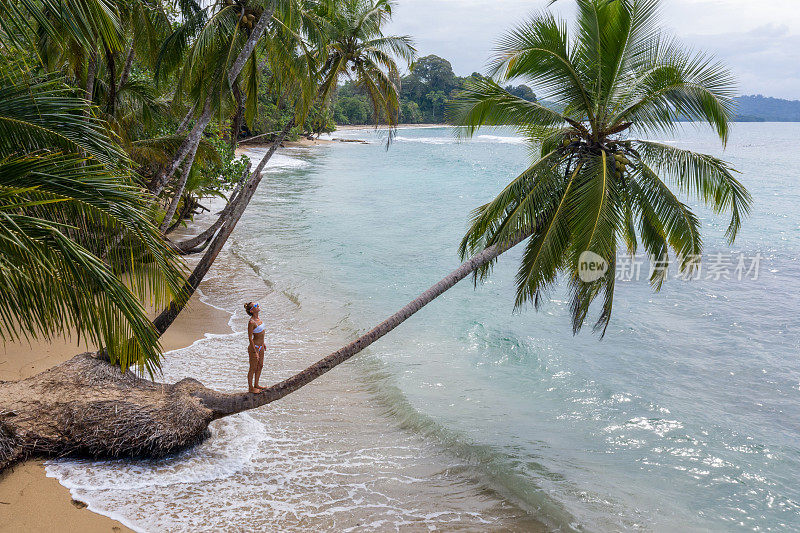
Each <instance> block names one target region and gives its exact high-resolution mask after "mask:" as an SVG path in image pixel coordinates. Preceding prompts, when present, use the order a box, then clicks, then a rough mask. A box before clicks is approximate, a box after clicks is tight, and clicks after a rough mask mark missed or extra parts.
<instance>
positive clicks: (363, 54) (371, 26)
mask: <svg viewBox="0 0 800 533" xmlns="http://www.w3.org/2000/svg"><path fill="white" fill-rule="evenodd" d="M393 7H394V2H393V1H391V0H377V1H375V0H344V1H337V2H322V3H320V4H319V6H318V8H317V10H316V13H315V15H316V16H317V20H318V21H319V24H318V28H319V33H318V34H317V35H316V37H317V39H318V40H319V41H320V44H321V46H319V48H318V51H317V55H318V58H319V62H320V64H321V65H322V67H321V73H322V81H321V83H320V87H319V100H320V101H321V102H322V103H323V105H324V104H325V103H326V102H327V100H328V98H329V97H330V96H331V93H332V92H333V91H334V89H335V88H336V86H337V85H338V84H339V82H340V81H341V79H342V78H343V77H347V78H349V79H352V80H353V81H354V82H355V83H356V85H357V86H359V87H361V88H362V89H363V90H364V91H365V93H366V94H367V97H368V98H369V100H370V103H371V104H372V107H373V116H374V119H375V124H376V125H377V124H379V123H380V122H381V121H385V122H386V123H387V124H388V125H389V126H394V125H396V124H397V116H398V112H399V109H400V104H399V99H400V96H399V93H400V88H399V81H400V72H399V70H398V68H397V64H396V62H395V61H396V59H400V60H402V61H403V62H405V63H406V64H411V63H412V62H413V61H414V58H415V56H416V49H415V48H414V45H413V43H412V41H411V38H410V37H409V36H407V35H400V36H388V35H384V34H383V27H384V26H385V24H386V22H388V20H389V19H391V17H392V8H393Z"/></svg>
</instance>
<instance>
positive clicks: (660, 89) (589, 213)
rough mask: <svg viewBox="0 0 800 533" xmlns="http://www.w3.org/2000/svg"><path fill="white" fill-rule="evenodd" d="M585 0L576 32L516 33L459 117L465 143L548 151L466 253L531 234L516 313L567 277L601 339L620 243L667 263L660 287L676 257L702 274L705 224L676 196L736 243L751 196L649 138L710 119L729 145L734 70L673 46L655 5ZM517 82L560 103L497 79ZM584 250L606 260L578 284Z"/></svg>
mask: <svg viewBox="0 0 800 533" xmlns="http://www.w3.org/2000/svg"><path fill="white" fill-rule="evenodd" d="M576 3H577V8H578V11H577V17H578V18H577V21H576V23H575V24H574V25H573V26H568V25H567V24H566V23H565V22H563V21H561V20H558V19H557V18H555V17H554V16H553V15H552V14H550V13H549V12H544V13H541V14H537V15H535V16H533V17H532V18H531V19H529V20H527V21H525V22H524V23H522V24H520V25H519V26H517V27H516V28H514V29H513V30H512V31H510V32H509V33H507V34H506V35H505V36H504V37H503V39H502V40H501V42H500V46H499V48H498V49H497V51H496V54H495V57H496V59H495V61H494V63H493V65H492V72H493V73H494V74H495V78H496V80H497V81H495V80H492V79H480V80H474V81H471V82H470V83H469V84H468V86H467V88H466V89H465V90H464V91H463V92H462V93H461V94H460V95H459V97H458V99H457V100H456V102H455V104H454V105H453V107H452V108H451V118H452V119H453V121H454V123H457V124H462V125H464V126H466V128H465V129H463V130H462V132H463V135H465V136H467V137H469V136H472V135H473V134H474V133H475V132H476V131H477V130H478V129H479V128H480V127H482V126H498V125H506V126H511V127H513V128H514V129H516V130H517V132H519V134H520V135H523V136H524V137H526V138H527V139H528V141H529V143H530V145H531V149H532V151H536V152H538V154H539V156H538V158H537V159H534V160H533V161H531V164H530V166H529V167H528V168H527V169H526V170H525V171H523V172H522V173H521V174H520V175H519V176H518V177H517V178H516V179H514V180H513V181H512V182H511V183H509V184H508V186H507V187H506V188H505V189H504V190H503V191H502V192H501V193H500V194H499V195H498V196H497V198H495V199H494V200H493V201H491V202H489V203H487V204H485V205H483V206H481V207H480V208H478V209H477V210H476V211H475V213H474V216H473V221H472V226H471V227H470V229H469V232H468V233H467V235H466V236H465V237H464V240H463V242H462V243H461V253H462V255H464V256H466V255H468V254H473V253H477V252H480V251H481V250H484V249H486V248H488V247H491V246H493V245H507V243H510V242H514V241H515V240H518V239H519V237H520V235H523V236H528V235H529V236H530V238H529V239H528V242H527V244H526V246H525V252H524V254H523V257H522V261H521V264H520V266H519V271H518V274H517V297H516V304H517V306H522V305H524V304H525V303H527V302H532V303H533V304H534V305H535V306H536V307H537V308H538V306H539V305H540V304H541V302H542V301H543V300H544V299H545V298H546V296H547V294H548V293H549V291H550V290H551V289H552V288H553V286H554V285H555V283H556V282H557V280H558V279H559V278H561V279H564V280H566V281H567V283H568V284H569V291H570V310H571V314H572V327H573V330H574V331H575V332H577V331H578V330H580V329H581V327H582V326H583V324H584V321H585V319H586V316H587V313H588V311H589V307H590V305H591V304H592V302H593V301H594V300H595V299H596V298H597V297H598V296H601V295H602V304H601V305H602V306H601V309H600V316H599V319H598V320H597V322H596V324H595V328H596V329H597V330H600V331H602V332H605V329H606V327H607V326H608V323H609V320H610V319H611V312H612V306H613V301H614V281H615V275H616V268H615V265H616V257H617V251H618V249H619V248H623V249H625V250H627V251H628V252H629V253H631V254H635V253H636V251H637V249H638V247H639V246H640V245H641V246H642V248H644V250H645V251H646V252H647V253H648V255H649V256H650V258H651V260H652V261H654V262H655V263H656V264H657V265H659V267H661V268H656V269H653V274H652V277H651V279H650V281H651V284H652V286H653V288H654V289H655V290H658V289H660V287H661V285H662V283H663V282H664V280H665V278H666V274H667V270H666V265H668V263H669V260H670V258H669V251H670V250H672V251H673V252H674V254H675V256H676V259H677V262H678V265H679V267H680V269H681V270H682V271H692V270H693V269H695V268H697V264H698V262H699V260H700V254H701V253H702V251H703V245H702V237H701V235H700V221H699V219H698V217H697V216H696V215H695V214H694V213H692V211H691V209H690V208H689V207H688V206H687V205H686V204H684V203H682V202H681V201H680V200H679V199H678V196H677V194H676V192H680V193H683V194H689V195H691V196H693V197H695V198H697V199H698V200H699V201H701V202H703V203H705V204H706V205H709V206H711V207H712V208H713V209H714V211H715V212H718V213H719V212H723V211H727V212H730V214H731V221H730V224H729V226H728V232H727V236H728V240H729V241H730V242H731V243H732V242H733V241H734V239H735V238H736V234H737V232H738V231H739V228H740V226H741V223H742V218H743V216H744V215H746V213H747V212H748V209H749V206H750V201H751V199H750V195H749V194H748V192H747V191H746V190H745V188H744V187H743V186H742V184H741V183H740V182H739V181H738V180H737V179H736V178H735V177H734V170H733V169H732V168H731V167H730V165H728V164H727V163H726V162H724V161H722V160H720V159H717V158H715V157H712V156H710V155H705V154H698V153H694V152H691V151H688V150H683V149H680V148H676V147H674V146H671V145H667V144H662V143H657V142H653V141H649V140H646V139H647V138H648V137H652V136H655V135H659V134H663V133H668V134H670V133H673V132H675V130H676V128H677V124H676V123H677V121H678V120H680V119H682V118H688V119H690V120H696V121H702V122H706V123H708V124H709V125H710V126H711V127H712V128H713V129H714V130H715V131H716V132H717V134H718V135H719V138H720V141H721V142H722V143H723V144H724V143H725V142H726V140H727V138H728V129H729V123H730V121H731V118H732V116H733V112H734V102H733V96H734V82H733V78H732V76H731V74H730V73H729V72H728V70H727V69H725V68H724V67H723V66H721V65H720V64H718V63H716V62H714V61H713V60H711V59H709V58H708V57H705V56H704V55H702V54H700V53H695V52H690V51H685V50H683V49H681V48H680V47H679V46H677V45H676V44H675V42H674V41H671V40H669V39H668V38H667V37H665V36H664V35H663V33H662V32H661V31H659V25H658V18H657V13H658V7H659V1H658V0H616V1H615V0H577V2H576ZM568 27H570V28H572V31H571V32H570V31H568V29H567V28H568ZM514 79H524V80H527V81H529V82H531V83H532V84H533V85H534V86H535V87H539V88H541V90H543V91H544V94H543V97H544V98H545V99H546V100H548V101H549V102H552V104H551V105H548V106H545V105H541V104H538V103H536V102H529V101H526V100H523V99H521V98H519V97H518V96H515V95H513V94H511V93H510V92H509V91H507V90H505V89H503V88H502V87H501V86H500V85H499V84H498V82H502V81H503V80H514ZM558 109H561V110H563V111H560V112H559V111H557V110H558ZM670 186H672V187H674V188H675V189H676V192H673V190H672V189H671V188H670ZM585 252H592V253H594V254H597V255H598V256H600V258H602V259H603V260H604V261H605V262H606V264H607V265H608V269H607V270H606V272H605V274H604V275H603V276H602V277H600V278H599V279H595V280H592V279H582V278H581V276H580V264H581V262H582V261H584V259H583V254H584V253H585ZM490 269H491V263H489V264H487V265H485V266H483V267H482V268H481V269H480V270H479V271H478V274H477V276H478V277H480V278H485V277H486V276H487V275H488V274H489V272H490Z"/></svg>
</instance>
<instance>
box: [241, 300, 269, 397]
mask: <svg viewBox="0 0 800 533" xmlns="http://www.w3.org/2000/svg"><path fill="white" fill-rule="evenodd" d="M244 310H245V311H247V314H248V315H250V321H249V322H248V323H247V338H248V340H249V344H248V345H247V353H248V354H249V355H250V370H249V371H248V372H247V390H248V391H250V392H252V393H254V394H258V393H259V392H263V391H264V388H263V387H259V386H258V380H259V379H260V378H261V370H262V369H263V368H264V351H265V350H266V343H265V342H264V329H265V328H266V326H265V325H264V321H263V320H261V319H260V318H258V313H259V311H260V308H259V305H258V304H257V303H253V302H247V303H246V304H244Z"/></svg>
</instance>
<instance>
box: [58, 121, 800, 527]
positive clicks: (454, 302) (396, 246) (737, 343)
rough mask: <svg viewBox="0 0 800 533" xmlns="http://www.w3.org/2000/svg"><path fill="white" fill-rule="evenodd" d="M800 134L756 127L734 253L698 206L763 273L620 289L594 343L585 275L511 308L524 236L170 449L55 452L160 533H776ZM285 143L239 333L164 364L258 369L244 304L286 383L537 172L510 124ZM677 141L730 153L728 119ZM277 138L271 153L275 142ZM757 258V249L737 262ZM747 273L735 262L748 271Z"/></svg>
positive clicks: (270, 370) (87, 484)
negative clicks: (405, 317)
mask: <svg viewBox="0 0 800 533" xmlns="http://www.w3.org/2000/svg"><path fill="white" fill-rule="evenodd" d="M799 134H800V124H736V126H735V129H734V131H733V134H732V137H731V141H730V142H729V145H728V148H727V150H726V151H725V153H724V156H725V157H726V158H727V159H728V160H730V161H731V162H732V163H733V164H734V166H735V167H736V168H737V169H738V170H740V171H741V172H742V174H741V176H740V178H741V180H742V181H743V182H744V183H745V185H746V186H747V187H748V188H749V189H750V191H751V192H752V194H753V196H754V201H755V203H754V208H753V212H752V214H751V216H750V217H749V219H748V220H747V221H746V223H745V226H744V229H743V231H742V233H741V234H740V237H739V239H737V242H736V244H735V245H734V246H728V245H727V244H726V243H725V241H724V238H723V237H724V228H725V221H724V220H723V219H720V218H718V217H715V216H712V214H710V213H709V212H708V211H707V210H704V209H699V210H698V213H699V214H701V216H702V219H703V225H704V235H705V248H706V252H707V254H708V256H707V257H712V256H713V255H714V254H717V253H722V254H725V256H726V257H727V254H729V253H736V254H739V253H742V254H744V256H745V257H748V258H752V257H754V256H756V254H761V256H763V259H762V260H761V263H760V267H759V275H758V279H755V280H754V279H749V278H747V279H742V280H741V281H740V280H737V279H724V278H722V279H716V280H715V279H700V280H697V281H689V282H684V281H678V280H669V281H668V282H667V283H666V284H665V287H664V289H663V290H662V292H661V293H659V294H653V293H652V291H651V290H650V288H649V286H648V283H647V281H646V279H645V276H643V279H642V280H641V281H629V282H619V283H618V284H617V292H616V299H615V310H614V317H613V319H612V322H611V325H610V326H609V328H608V332H607V334H606V337H605V339H604V340H602V341H600V340H599V339H598V337H597V336H596V335H592V334H591V333H590V331H591V328H590V327H587V328H585V332H583V333H581V334H579V335H578V336H577V337H573V336H572V334H571V328H570V324H569V321H568V316H567V309H566V304H565V293H564V291H555V292H554V294H553V301H552V302H551V303H549V304H548V305H546V306H545V307H544V308H543V309H542V310H541V311H540V312H538V313H537V312H535V311H534V310H533V309H528V310H525V311H523V312H519V313H514V312H513V276H514V273H515V269H516V264H517V261H518V258H519V251H511V252H509V253H508V254H506V255H507V256H508V257H504V258H503V259H502V260H501V261H500V262H499V264H498V265H497V267H496V268H495V271H494V275H493V276H492V278H491V280H490V281H489V282H488V283H486V284H484V285H481V286H479V287H478V288H477V289H473V287H472V286H471V285H470V284H469V283H467V282H465V283H463V284H462V285H459V286H457V287H455V288H454V289H452V290H451V291H449V292H448V293H447V294H445V295H444V296H442V297H441V298H439V299H438V300H437V301H436V302H434V303H432V304H431V305H430V306H428V307H426V308H425V309H424V310H422V311H421V312H420V313H419V314H418V315H417V316H415V317H414V318H412V319H411V320H409V321H408V322H407V323H406V324H404V325H403V326H401V328H399V329H398V330H397V331H395V332H393V333H392V334H391V335H389V336H387V337H385V338H384V339H382V340H381V341H379V343H377V344H376V345H373V347H371V348H370V350H369V353H367V354H365V355H364V356H360V357H359V358H357V359H356V360H354V361H353V362H350V363H347V364H346V365H344V366H343V368H340V369H337V370H336V371H334V372H332V373H330V374H328V375H326V376H325V377H323V378H322V379H321V380H320V382H319V383H314V384H312V385H310V386H309V387H306V388H305V389H303V390H302V391H300V392H298V393H296V394H294V395H292V396H290V397H289V398H287V399H285V400H283V401H281V402H278V403H277V404H275V405H273V406H269V407H267V408H263V409H261V410H258V411H256V412H253V413H251V414H248V415H242V416H239V417H234V418H232V419H230V420H229V421H220V422H219V423H216V425H215V426H214V428H213V437H212V438H211V439H210V440H209V441H208V442H206V443H204V444H203V445H202V446H200V447H199V449H196V450H192V451H190V452H186V453H184V454H181V456H179V457H176V458H171V459H169V460H165V461H161V462H158V463H147V462H108V463H96V462H93V463H92V462H76V461H60V462H56V463H51V464H50V465H49V466H48V470H49V472H50V473H51V474H53V475H57V476H58V477H59V479H60V480H61V481H62V483H64V484H65V485H67V486H68V487H71V488H72V489H73V491H74V492H76V494H77V495H78V496H79V497H80V498H81V499H83V500H85V501H88V502H89V503H90V506H91V507H92V508H93V509H95V510H99V511H102V512H106V513H108V512H110V510H113V512H114V513H116V514H117V516H119V517H122V518H124V519H125V521H126V523H129V524H131V525H133V526H135V527H136V528H137V529H142V530H151V531H154V530H163V529H171V530H174V529H178V530H179V529H187V530H188V529H205V530H220V529H228V530H237V529H242V528H244V527H248V526H254V527H261V528H281V529H300V528H305V527H323V526H327V527H335V528H336V529H347V528H353V529H360V530H374V529H381V530H382V529H395V528H397V529H428V528H442V529H456V528H465V529H475V530H483V529H506V528H510V529H530V528H535V527H538V525H539V522H542V523H544V524H545V527H547V528H548V529H562V530H566V529H573V528H576V529H588V530H609V529H622V528H625V529H628V528H641V529H645V530H675V529H681V530H692V529H697V530H719V531H723V530H725V531H730V530H757V531H760V530H770V531H789V530H794V529H797V528H798V527H800V488H798V487H800V484H798V483H797V481H798V479H799V478H800V444H798V443H799V441H798V436H799V435H798V433H799V432H800V363H799V362H798V359H797V355H798V347H799V346H800V324H798V320H797V318H796V316H797V301H798V297H800V289H798V286H797V279H798V275H800V265H798V263H797V256H798V252H800V215H798V213H797V206H798V205H800V188H798V187H797V186H796V178H795V175H796V173H795V171H794V169H795V168H796V164H795V163H796V162H797V161H798V158H800V156H798V150H797V149H798V141H797V140H796V139H797V138H799V137H800V135H799ZM336 135H337V136H344V135H348V136H350V137H356V138H368V139H369V140H371V141H373V144H370V145H360V144H342V145H328V146H320V147H317V148H314V149H307V150H301V149H298V150H287V151H285V152H284V153H282V154H280V156H279V157H277V159H276V161H275V162H274V163H275V164H274V165H273V166H272V169H271V171H270V175H269V176H268V177H267V178H265V180H264V181H263V182H262V184H261V187H260V189H259V192H258V195H257V196H256V197H255V198H254V200H253V202H252V204H251V206H250V208H249V209H248V211H247V213H246V214H245V217H244V218H243V220H242V221H241V222H240V224H239V225H238V227H237V230H236V232H235V234H234V236H233V238H232V242H231V244H230V245H229V247H228V248H227V250H226V252H225V253H224V254H223V255H222V256H221V259H220V262H219V264H217V265H215V267H214V269H213V270H212V272H211V279H209V280H208V281H207V282H205V283H204V285H203V292H204V295H205V299H206V300H207V301H208V302H209V303H212V304H214V305H217V306H219V307H222V308H224V309H228V310H230V311H232V312H234V313H236V315H235V316H234V317H233V318H232V324H233V326H234V328H235V330H236V331H237V333H234V334H232V335H228V336H210V337H209V338H207V339H204V340H201V341H199V342H198V343H195V345H193V346H192V347H190V348H186V349H184V350H178V351H176V352H173V353H171V354H170V355H169V357H168V359H167V365H166V367H165V379H167V380H170V381H172V380H176V379H180V378H181V377H184V376H187V375H191V376H194V377H198V378H200V379H201V380H202V381H204V382H205V383H207V384H210V385H212V386H215V387H218V388H220V389H227V390H232V389H235V388H237V387H239V386H240V383H241V381H242V379H243V378H242V376H244V375H245V374H246V357H244V345H245V341H244V336H243V334H242V333H241V331H242V329H243V326H244V319H243V316H242V315H243V313H242V312H241V311H240V308H241V303H242V302H243V301H247V300H259V301H260V302H261V303H262V308H264V309H265V310H266V312H267V315H268V316H267V317H266V322H267V324H268V335H267V341H268V345H269V347H270V352H269V355H268V358H269V359H268V362H267V364H266V365H265V376H264V377H265V378H266V381H265V382H272V381H273V380H278V379H280V378H282V377H285V376H286V375H288V374H289V373H290V372H291V371H292V370H294V369H299V368H301V367H302V366H303V365H304V364H305V363H307V362H310V361H312V360H314V359H316V358H318V357H320V356H324V355H326V354H327V353H328V352H330V351H332V350H334V349H336V348H338V347H339V346H340V345H341V344H342V343H343V342H346V341H347V340H350V339H352V338H353V337H354V336H355V335H357V334H358V333H360V332H363V331H366V329H368V328H369V327H371V326H372V325H374V324H375V323H377V322H378V321H379V320H381V319H382V318H383V317H384V316H387V315H389V314H391V313H392V312H394V311H395V310H396V309H397V308H399V307H400V306H402V305H403V304H405V303H406V302H407V301H408V300H410V299H411V298H413V297H414V296H416V295H417V294H418V293H419V292H421V291H422V290H424V289H425V288H427V287H428V286H429V285H430V284H432V283H433V282H435V281H437V280H438V279H439V278H440V277H441V276H442V275H444V274H446V273H447V272H449V270H451V269H452V268H453V267H455V266H456V265H457V264H458V260H457V257H456V254H455V251H456V247H457V244H458V241H459V240H460V237H461V235H462V234H463V231H464V228H465V225H466V221H467V219H468V216H469V211H470V210H471V209H472V208H474V207H475V206H477V205H480V204H481V203H484V202H485V201H487V200H489V199H490V198H491V197H492V196H493V195H494V194H496V193H497V192H498V191H499V190H500V189H501V188H502V187H503V186H504V184H505V183H507V182H508V180H509V179H510V178H512V177H514V176H515V175H516V174H517V173H518V172H519V171H520V170H522V169H523V168H524V166H525V164H526V161H527V160H528V151H527V148H526V146H525V145H524V144H523V143H522V142H521V140H520V139H518V138H516V137H515V136H514V135H513V134H511V133H509V132H505V131H502V130H501V131H494V132H486V133H485V134H483V135H480V136H479V137H477V138H476V139H474V140H473V141H471V142H469V143H457V142H456V141H455V140H454V139H453V137H452V134H451V132H450V131H449V130H446V129H434V128H426V129H403V130H400V131H399V134H398V136H397V138H396V139H395V143H394V144H393V145H392V146H391V148H390V149H389V150H388V151H386V150H385V149H384V146H383V144H382V142H381V139H380V138H379V137H377V136H375V135H374V134H373V133H371V132H364V131H359V132H351V133H337V134H336ZM665 140H667V141H670V142H675V143H677V144H678V145H679V146H682V147H687V148H692V149H696V150H701V151H705V152H710V153H714V154H719V153H721V150H720V148H719V146H718V143H715V142H714V140H713V137H712V136H711V135H710V134H708V133H706V132H698V131H695V130H692V129H687V130H686V131H685V132H684V133H682V134H681V135H680V137H679V138H677V139H665ZM257 152H258V150H254V155H256V154H257ZM734 257H738V256H734ZM734 278H735V276H734Z"/></svg>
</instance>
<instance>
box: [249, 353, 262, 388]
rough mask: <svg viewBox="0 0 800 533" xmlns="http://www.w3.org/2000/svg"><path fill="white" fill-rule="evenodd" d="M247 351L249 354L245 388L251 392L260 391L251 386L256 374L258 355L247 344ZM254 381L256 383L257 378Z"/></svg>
mask: <svg viewBox="0 0 800 533" xmlns="http://www.w3.org/2000/svg"><path fill="white" fill-rule="evenodd" d="M247 353H248V355H249V356H250V369H249V370H248V371H247V390H248V391H250V392H253V393H256V392H261V389H259V388H257V387H254V386H253V377H254V376H255V374H256V368H258V355H257V354H256V352H255V351H254V350H253V349H252V348H250V347H249V346H248V347H247ZM255 381H256V383H258V378H256V380H255Z"/></svg>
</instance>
